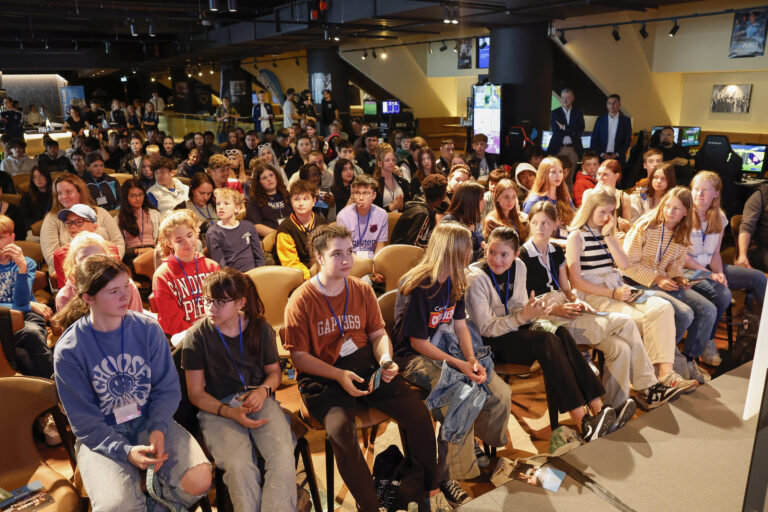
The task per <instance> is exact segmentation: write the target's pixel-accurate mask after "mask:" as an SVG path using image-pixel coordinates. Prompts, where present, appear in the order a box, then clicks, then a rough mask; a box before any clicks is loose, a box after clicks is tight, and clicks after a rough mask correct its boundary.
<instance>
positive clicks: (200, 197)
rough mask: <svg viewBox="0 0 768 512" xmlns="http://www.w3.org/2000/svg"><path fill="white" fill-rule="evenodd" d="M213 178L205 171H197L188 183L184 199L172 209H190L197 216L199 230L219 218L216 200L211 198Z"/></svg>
mask: <svg viewBox="0 0 768 512" xmlns="http://www.w3.org/2000/svg"><path fill="white" fill-rule="evenodd" d="M213 189H214V185H213V180H212V179H211V177H210V176H208V174H207V173H204V172H198V173H197V174H195V175H194V176H192V179H191V180H190V183H189V193H188V195H187V197H188V198H189V199H187V200H186V201H182V202H181V203H179V204H177V205H176V208H174V210H184V209H186V210H191V211H192V212H193V213H194V214H195V215H197V218H198V224H199V225H200V232H201V233H203V234H205V232H206V231H207V230H208V228H210V227H211V226H212V225H213V224H216V222H217V221H218V220H219V217H218V215H216V202H215V201H214V200H213Z"/></svg>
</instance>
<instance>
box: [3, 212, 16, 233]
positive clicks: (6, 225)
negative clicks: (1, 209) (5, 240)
mask: <svg viewBox="0 0 768 512" xmlns="http://www.w3.org/2000/svg"><path fill="white" fill-rule="evenodd" d="M15 227H16V224H15V223H14V222H13V219H11V218H10V217H8V216H7V215H0V234H5V233H13V231H14V228H15Z"/></svg>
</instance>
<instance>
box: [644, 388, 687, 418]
mask: <svg viewBox="0 0 768 512" xmlns="http://www.w3.org/2000/svg"><path fill="white" fill-rule="evenodd" d="M682 392H683V389H681V388H671V387H667V386H665V385H664V384H662V383H661V382H657V383H656V384H654V385H653V386H651V387H649V388H648V389H645V390H643V391H641V392H640V398H641V400H640V406H641V407H642V408H643V409H645V410H646V411H650V410H651V409H655V408H657V407H659V406H660V405H664V404H665V403H667V402H669V401H671V400H674V399H675V398H677V396H678V395H679V394H680V393H682Z"/></svg>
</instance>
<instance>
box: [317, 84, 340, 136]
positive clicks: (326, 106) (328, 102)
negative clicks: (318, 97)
mask: <svg viewBox="0 0 768 512" xmlns="http://www.w3.org/2000/svg"><path fill="white" fill-rule="evenodd" d="M320 116H321V118H322V121H323V122H322V124H321V125H320V133H321V135H323V137H327V136H328V132H329V130H328V127H329V126H331V123H332V122H334V121H338V120H339V107H338V106H337V105H336V102H335V101H333V98H331V90H330V89H323V101H322V102H321V103H320Z"/></svg>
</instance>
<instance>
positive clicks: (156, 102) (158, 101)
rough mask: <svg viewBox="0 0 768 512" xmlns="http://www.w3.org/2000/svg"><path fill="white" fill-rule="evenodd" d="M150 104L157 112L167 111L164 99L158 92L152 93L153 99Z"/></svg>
mask: <svg viewBox="0 0 768 512" xmlns="http://www.w3.org/2000/svg"><path fill="white" fill-rule="evenodd" d="M148 103H151V104H152V106H153V107H155V112H162V111H163V110H165V102H164V101H163V98H161V97H160V95H159V94H158V93H157V91H152V97H151V98H149V102H148Z"/></svg>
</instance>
